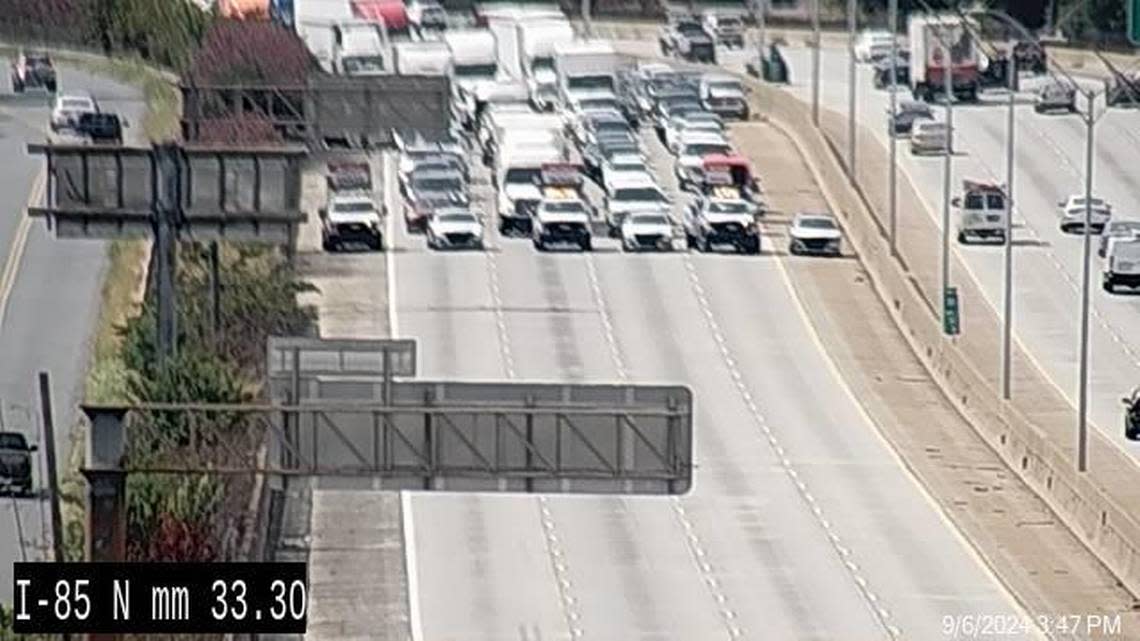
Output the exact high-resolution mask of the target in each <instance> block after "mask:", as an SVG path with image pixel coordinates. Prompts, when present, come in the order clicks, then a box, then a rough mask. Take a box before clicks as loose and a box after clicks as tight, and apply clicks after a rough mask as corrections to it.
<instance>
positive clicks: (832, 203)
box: [769, 118, 1044, 639]
mask: <svg viewBox="0 0 1140 641" xmlns="http://www.w3.org/2000/svg"><path fill="white" fill-rule="evenodd" d="M769 121H770V122H772V123H773V126H774V128H775V129H777V130H778V131H779V132H780V133H781V134H782V135H783V136H785V137H786V138H788V139H789V140H790V141H791V142H792V144H793V145H794V146H795V147H796V151H797V152H798V153H799V155H800V157H801V158H802V159H803V161H804V164H805V165H807V167H808V169H809V171H811V174H812V179H813V180H815V183H816V185H818V187H819V191H820V193H821V194H822V195H823V198H824V200H826V201H827V204H828V207H830V208H831V210H832V211H836V212H838V211H839V210H840V208H839V207H837V206H836V199H835V197H834V196H833V194H832V193H831V190H830V189H829V188H828V187H827V185H826V184H825V183H824V181H823V178H822V176H821V175H820V172H819V168H818V167H817V166H816V163H815V160H814V159H813V158H811V156H810V155H809V154H808V153H807V151H806V148H805V147H804V145H803V143H801V142H800V140H799V137H798V136H797V135H796V134H794V133H792V131H791V129H790V128H789V127H787V126H786V125H784V124H783V123H782V122H779V121H778V120H777V119H774V118H770V119H769ZM859 263H860V264H862V260H861V259H860V260H859ZM776 265H777V267H778V269H779V272H780V276H781V277H782V278H783V280H784V286H785V287H786V288H787V289H788V291H789V292H791V295H792V300H793V301H794V302H795V307H796V311H797V312H798V313H799V315H800V319H801V321H802V322H803V324H804V326H805V327H806V328H807V330H808V335H809V336H810V337H811V339H812V342H813V343H815V347H816V350H817V351H818V352H819V353H820V354H821V355H822V356H823V361H824V363H826V365H827V368H828V371H829V372H830V373H831V376H832V377H833V378H834V379H835V380H836V381H838V383H839V387H840V388H841V389H842V390H843V392H844V393H845V394H846V395H847V397H848V398H849V399H850V400H851V403H852V405H854V406H855V409H856V411H857V412H858V413H859V415H860V416H861V417H862V418H863V421H864V422H865V423H867V424H868V425H870V426H871V427H872V428H873V429H871V432H872V433H874V434H875V436H876V437H877V438H878V439H879V442H880V443H881V444H882V445H883V448H884V449H885V450H887V452H888V453H889V454H890V456H891V458H892V459H893V460H894V462H895V463H896V464H897V465H898V466H899V468H900V469H901V470H902V471H903V472H904V474H905V475H906V476H907V478H909V479H910V481H911V482H912V483H913V484H914V485H915V487H917V488H918V491H919V493H920V494H921V495H922V497H923V498H925V499H926V502H927V503H928V504H929V505H930V507H931V508H932V509H933V510H934V513H935V514H937V515H938V517H939V518H940V519H941V520H942V523H943V524H944V525H945V526H946V528H947V529H948V530H949V531H950V532H951V533H953V535H954V537H955V538H957V539H958V541H959V542H960V543H961V544H962V547H963V548H964V549H965V550H966V553H967V554H968V555H970V557H971V558H973V559H974V561H975V562H976V563H977V564H978V566H979V567H980V568H981V569H982V570H983V571H984V572H985V573H986V574H988V575H989V576H990V577H991V578H992V579H993V581H994V583H995V584H996V585H997V586H998V587H999V588H1000V589H1001V592H1002V593H1003V594H1004V595H1005V597H1006V599H1007V600H1008V601H1009V603H1010V604H1011V605H1012V606H1013V609H1014V610H1015V611H1016V612H1017V613H1018V614H1019V615H1020V616H1022V617H1024V619H1023V620H1030V619H1029V618H1028V617H1029V614H1028V612H1027V611H1026V610H1025V608H1024V606H1023V605H1022V604H1021V602H1020V601H1019V600H1018V599H1017V597H1016V596H1015V595H1014V593H1013V590H1011V589H1010V588H1009V586H1008V585H1007V584H1006V582H1005V581H1003V580H1002V578H1001V576H1000V575H999V574H998V573H997V572H995V571H994V569H993V567H991V566H990V564H989V563H988V562H987V561H986V560H985V557H984V556H982V554H981V552H979V551H978V548H977V546H976V545H975V544H974V543H973V541H971V540H970V539H969V538H968V537H966V535H965V534H963V533H962V531H961V530H960V529H959V528H958V526H957V525H956V524H955V523H954V521H953V520H951V519H950V517H949V515H948V514H947V513H946V509H945V508H944V507H943V506H942V504H940V503H939V502H938V501H936V500H935V499H934V497H933V496H932V495H931V493H930V491H929V490H928V489H927V487H926V485H925V484H923V483H922V481H921V480H919V478H918V475H917V474H915V472H914V469H913V468H911V466H910V465H909V464H908V463H907V462H906V461H905V460H904V459H903V458H902V456H900V455H899V453H898V452H897V451H896V450H895V448H894V447H893V446H892V445H891V443H890V441H889V440H887V438H886V436H884V435H883V432H882V428H881V427H880V426H879V424H878V423H877V422H876V421H875V420H873V419H872V418H871V415H870V414H869V413H868V412H867V408H866V407H864V405H863V404H862V403H861V402H860V401H859V399H858V397H857V396H856V395H855V392H853V391H852V390H851V387H850V386H849V385H848V384H847V379H845V378H844V377H843V375H842V373H841V372H840V370H839V366H838V365H836V363H835V360H834V359H833V358H832V356H831V354H830V353H829V352H828V351H827V349H826V348H825V347H824V345H823V340H822V339H821V338H820V336H819V332H818V331H817V330H816V327H815V325H814V324H813V323H812V322H811V317H810V316H808V313H807V308H806V307H805V306H804V303H803V300H802V299H801V298H800V295H799V293H798V292H797V291H796V289H795V286H794V285H793V284H792V279H791V277H790V276H789V275H788V270H787V267H786V265H785V258H784V257H781V256H777V257H776ZM876 298H879V304H880V305H882V304H884V303H883V302H882V299H881V298H880V297H879V296H878V294H876ZM895 331H896V332H899V333H901V330H899V329H897V328H896V330H895ZM907 349H908V350H910V346H909V345H908V346H907ZM911 353H912V354H913V351H912V352H911ZM915 358H917V356H915ZM927 377H928V378H929V373H928V375H927ZM931 383H932V384H934V385H935V386H936V387H939V391H940V393H941V394H942V395H943V396H945V391H943V390H942V389H941V387H940V386H938V385H937V383H935V382H934V381H931ZM951 411H953V410H951ZM956 413H957V412H955V414H956ZM959 418H961V417H960V416H959ZM962 420H963V421H964V420H965V419H962ZM1037 632H1038V635H1037V638H1039V639H1044V636H1042V635H1041V634H1040V631H1037Z"/></svg>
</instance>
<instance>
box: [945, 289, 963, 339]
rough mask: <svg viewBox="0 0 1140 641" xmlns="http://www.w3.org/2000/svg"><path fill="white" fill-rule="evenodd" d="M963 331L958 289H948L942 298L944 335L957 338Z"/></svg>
mask: <svg viewBox="0 0 1140 641" xmlns="http://www.w3.org/2000/svg"><path fill="white" fill-rule="evenodd" d="M960 329H961V316H960V314H959V310H958V288H957V287H947V288H946V293H945V295H944V296H943V298H942V333H943V334H946V335H948V336H957V335H958V334H959V331H960Z"/></svg>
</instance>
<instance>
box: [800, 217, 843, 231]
mask: <svg viewBox="0 0 1140 641" xmlns="http://www.w3.org/2000/svg"><path fill="white" fill-rule="evenodd" d="M799 226H800V227H803V228H805V229H835V223H834V222H833V221H832V220H831V219H830V218H822V217H817V218H801V219H800V224H799Z"/></svg>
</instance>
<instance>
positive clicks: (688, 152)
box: [683, 143, 730, 156]
mask: <svg viewBox="0 0 1140 641" xmlns="http://www.w3.org/2000/svg"><path fill="white" fill-rule="evenodd" d="M729 151H730V149H729V147H728V145H725V144H721V143H695V144H691V145H685V151H684V152H683V154H684V155H685V156H709V155H711V154H727V153H728V152H729Z"/></svg>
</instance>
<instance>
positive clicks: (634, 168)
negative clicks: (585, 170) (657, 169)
mask: <svg viewBox="0 0 1140 641" xmlns="http://www.w3.org/2000/svg"><path fill="white" fill-rule="evenodd" d="M646 178H648V180H649V182H654V180H653V172H652V170H650V168H649V165H648V164H646V162H645V160H644V159H641V158H638V157H634V158H627V157H624V155H622V156H615V157H614V158H611V159H610V160H607V161H606V162H603V163H602V188H603V189H605V190H606V193H607V194H609V193H613V190H614V189H616V188H617V186H618V185H624V184H629V183H631V182H638V183H640V182H645V180H646Z"/></svg>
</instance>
